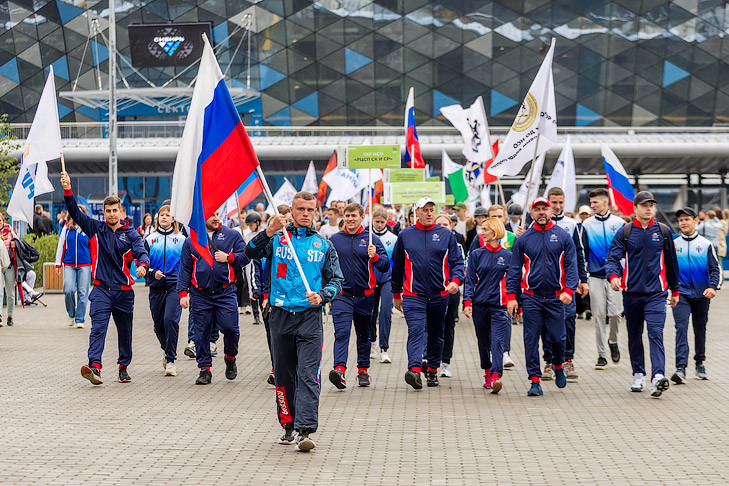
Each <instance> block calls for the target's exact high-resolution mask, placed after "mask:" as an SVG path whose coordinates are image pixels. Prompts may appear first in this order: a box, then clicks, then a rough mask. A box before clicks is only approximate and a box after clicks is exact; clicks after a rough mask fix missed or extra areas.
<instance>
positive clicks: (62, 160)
mask: <svg viewBox="0 0 729 486" xmlns="http://www.w3.org/2000/svg"><path fill="white" fill-rule="evenodd" d="M61 172H66V161H65V160H64V159H63V152H61Z"/></svg>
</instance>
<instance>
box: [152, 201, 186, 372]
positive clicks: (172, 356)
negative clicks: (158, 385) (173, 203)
mask: <svg viewBox="0 0 729 486" xmlns="http://www.w3.org/2000/svg"><path fill="white" fill-rule="evenodd" d="M184 242H185V237H184V236H182V234H180V228H179V225H178V223H177V221H175V219H174V218H173V217H172V215H170V206H169V205H164V206H162V207H161V208H159V212H158V213H157V225H156V226H155V228H154V231H153V232H152V233H150V234H149V235H148V236H147V237H145V238H144V246H145V248H146V249H147V253H149V270H148V271H147V276H146V278H147V283H148V285H149V308H150V310H151V311H152V321H154V333H155V334H156V335H157V339H158V340H159V344H160V346H161V347H162V351H163V353H164V354H163V356H162V368H164V370H165V376H177V370H176V369H175V360H176V359H177V338H178V335H179V333H180V316H181V315H182V307H181V306H180V298H179V296H178V295H177V291H176V290H175V287H176V286H177V274H178V272H179V270H180V255H181V254H182V244H183V243H184Z"/></svg>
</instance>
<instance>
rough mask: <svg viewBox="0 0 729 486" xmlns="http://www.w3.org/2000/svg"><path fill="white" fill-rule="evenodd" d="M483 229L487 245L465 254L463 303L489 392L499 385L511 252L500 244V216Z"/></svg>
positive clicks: (509, 323)
mask: <svg viewBox="0 0 729 486" xmlns="http://www.w3.org/2000/svg"><path fill="white" fill-rule="evenodd" d="M482 230H483V232H482V234H483V236H484V240H485V241H486V245H485V246H483V247H480V248H476V249H474V250H473V251H472V252H471V255H470V256H469V257H468V268H467V270H466V282H465V290H464V294H463V304H464V306H465V310H464V314H465V315H466V317H469V318H471V317H472V318H473V325H474V326H475V328H476V339H477V341H478V353H479V356H480V358H481V369H483V370H484V384H483V386H484V388H490V389H491V393H498V392H499V391H500V390H501V388H502V384H501V376H502V375H503V372H504V370H503V357H504V349H505V342H506V336H507V331H508V328H509V326H511V321H510V319H509V314H508V312H507V310H506V304H507V301H506V272H507V270H508V269H509V263H510V262H511V256H512V254H511V252H510V251H509V250H506V249H504V248H502V246H501V244H500V243H499V240H500V239H502V238H504V236H505V235H506V229H505V228H504V223H503V221H502V220H501V219H500V218H493V217H492V218H488V219H487V220H486V221H484V222H483V225H482ZM492 358H493V362H492Z"/></svg>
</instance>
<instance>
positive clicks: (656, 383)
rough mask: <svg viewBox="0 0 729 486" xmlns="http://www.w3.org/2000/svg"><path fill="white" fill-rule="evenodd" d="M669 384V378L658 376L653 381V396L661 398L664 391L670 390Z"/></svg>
mask: <svg viewBox="0 0 729 486" xmlns="http://www.w3.org/2000/svg"><path fill="white" fill-rule="evenodd" d="M669 384H670V383H669V381H668V378H666V377H665V376H663V375H661V374H657V375H656V376H654V377H653V380H652V381H651V396H652V397H655V398H658V397H660V396H661V394H662V393H663V392H664V391H666V390H668V386H669Z"/></svg>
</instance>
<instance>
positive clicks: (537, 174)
mask: <svg viewBox="0 0 729 486" xmlns="http://www.w3.org/2000/svg"><path fill="white" fill-rule="evenodd" d="M544 155H545V154H542V155H540V156H539V157H537V160H536V161H535V162H534V167H533V170H530V171H529V172H528V173H527V175H526V177H525V178H524V182H522V183H521V186H520V187H519V191H518V192H516V193H514V194H513V195H512V196H511V201H512V202H514V203H516V204H518V205H520V206H521V207H522V208H527V207H529V203H530V202H531V201H533V200H534V199H536V198H537V197H539V193H538V191H539V182H540V180H541V178H542V167H544ZM530 175H531V176H532V177H531V183H530V182H529V180H530V179H529V176H530ZM530 186H531V189H529V187H530ZM527 192H528V193H529V196H528V197H529V201H527Z"/></svg>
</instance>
